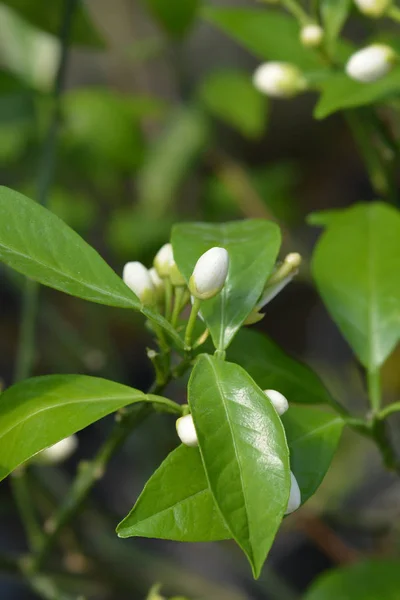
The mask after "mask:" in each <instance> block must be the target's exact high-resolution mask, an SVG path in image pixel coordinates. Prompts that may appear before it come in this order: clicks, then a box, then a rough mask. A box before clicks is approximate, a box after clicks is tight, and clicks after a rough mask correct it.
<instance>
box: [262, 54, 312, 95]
mask: <svg viewBox="0 0 400 600" xmlns="http://www.w3.org/2000/svg"><path fill="white" fill-rule="evenodd" d="M253 83H254V85H255V87H256V88H257V89H258V90H259V91H260V92H263V93H264V94H266V95H267V96H274V97H276V98H291V97H292V96H296V94H298V93H299V92H302V91H304V90H305V89H306V88H307V82H306V80H305V78H304V77H303V74H302V73H301V71H300V70H299V69H298V68H297V67H296V66H295V65H292V64H291V63H286V62H267V63H264V64H262V65H260V66H259V67H258V68H257V69H256V71H255V72H254V75H253Z"/></svg>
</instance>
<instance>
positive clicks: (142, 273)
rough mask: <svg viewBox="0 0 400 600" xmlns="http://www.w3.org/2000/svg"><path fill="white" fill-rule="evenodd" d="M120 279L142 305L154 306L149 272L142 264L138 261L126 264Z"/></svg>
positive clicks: (154, 291)
mask: <svg viewBox="0 0 400 600" xmlns="http://www.w3.org/2000/svg"><path fill="white" fill-rule="evenodd" d="M122 279H123V280H124V282H125V283H126V285H127V286H128V287H129V288H130V289H131V290H132V292H134V293H135V294H136V296H137V297H138V298H139V300H140V301H141V302H142V303H143V304H147V305H151V304H154V302H155V300H156V290H155V287H154V285H153V281H152V279H151V275H150V273H149V271H148V270H147V269H146V267H145V266H144V265H142V263H140V262H138V261H134V262H128V263H126V265H125V266H124V270H123V273H122Z"/></svg>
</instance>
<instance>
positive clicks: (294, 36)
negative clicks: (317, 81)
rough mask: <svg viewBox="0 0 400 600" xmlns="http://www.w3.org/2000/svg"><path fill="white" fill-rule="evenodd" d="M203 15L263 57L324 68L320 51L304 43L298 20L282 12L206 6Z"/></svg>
mask: <svg viewBox="0 0 400 600" xmlns="http://www.w3.org/2000/svg"><path fill="white" fill-rule="evenodd" d="M201 14H202V16H203V17H204V18H205V19H206V20H207V21H209V22H210V23H212V24H213V25H216V26H217V27H219V28H220V29H222V31H224V33H226V34H227V35H230V36H231V37H233V38H234V39H235V40H236V41H237V42H239V43H240V44H242V45H243V46H244V47H245V48H246V49H247V50H249V51H250V52H252V53H254V54H255V55H256V56H258V57H259V58H261V59H264V60H278V61H287V62H291V63H294V64H296V65H297V66H298V67H300V68H301V69H306V70H307V69H310V70H313V69H316V68H318V67H321V61H320V60H319V59H318V57H317V55H316V53H315V52H313V51H312V50H310V49H307V48H305V47H304V46H303V45H302V44H301V42H300V38H299V26H298V24H297V23H296V21H295V20H294V19H293V18H292V17H291V16H289V15H286V14H283V13H281V12H280V11H277V10H271V9H270V10H262V9H261V10H260V9H258V10H257V9H251V8H221V7H216V6H205V7H204V8H203V10H202V12H201Z"/></svg>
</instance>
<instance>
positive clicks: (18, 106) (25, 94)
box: [0, 68, 35, 125]
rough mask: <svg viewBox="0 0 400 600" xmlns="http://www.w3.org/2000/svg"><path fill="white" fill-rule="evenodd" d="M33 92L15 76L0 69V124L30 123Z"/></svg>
mask: <svg viewBox="0 0 400 600" xmlns="http://www.w3.org/2000/svg"><path fill="white" fill-rule="evenodd" d="M34 99H35V96H34V92H33V90H31V89H30V88H29V86H27V85H26V84H25V83H23V81H21V80H20V79H18V78H17V77H16V76H15V75H13V74H12V73H10V72H9V71H6V70H4V69H1V68H0V124H1V125H2V124H3V123H6V124H11V123H12V124H14V123H21V122H32V121H33V118H34V115H35V111H34Z"/></svg>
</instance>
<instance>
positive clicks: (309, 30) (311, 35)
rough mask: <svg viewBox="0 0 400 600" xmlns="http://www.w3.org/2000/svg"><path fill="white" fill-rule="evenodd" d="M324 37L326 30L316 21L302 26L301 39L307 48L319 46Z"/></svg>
mask: <svg viewBox="0 0 400 600" xmlns="http://www.w3.org/2000/svg"><path fill="white" fill-rule="evenodd" d="M323 37H324V30H323V29H322V27H320V26H319V25H317V24H316V23H310V24H309V25H305V26H304V27H302V28H301V31H300V41H301V43H302V44H303V46H306V48H317V47H318V46H319V45H320V44H321V42H322V40H323Z"/></svg>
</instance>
